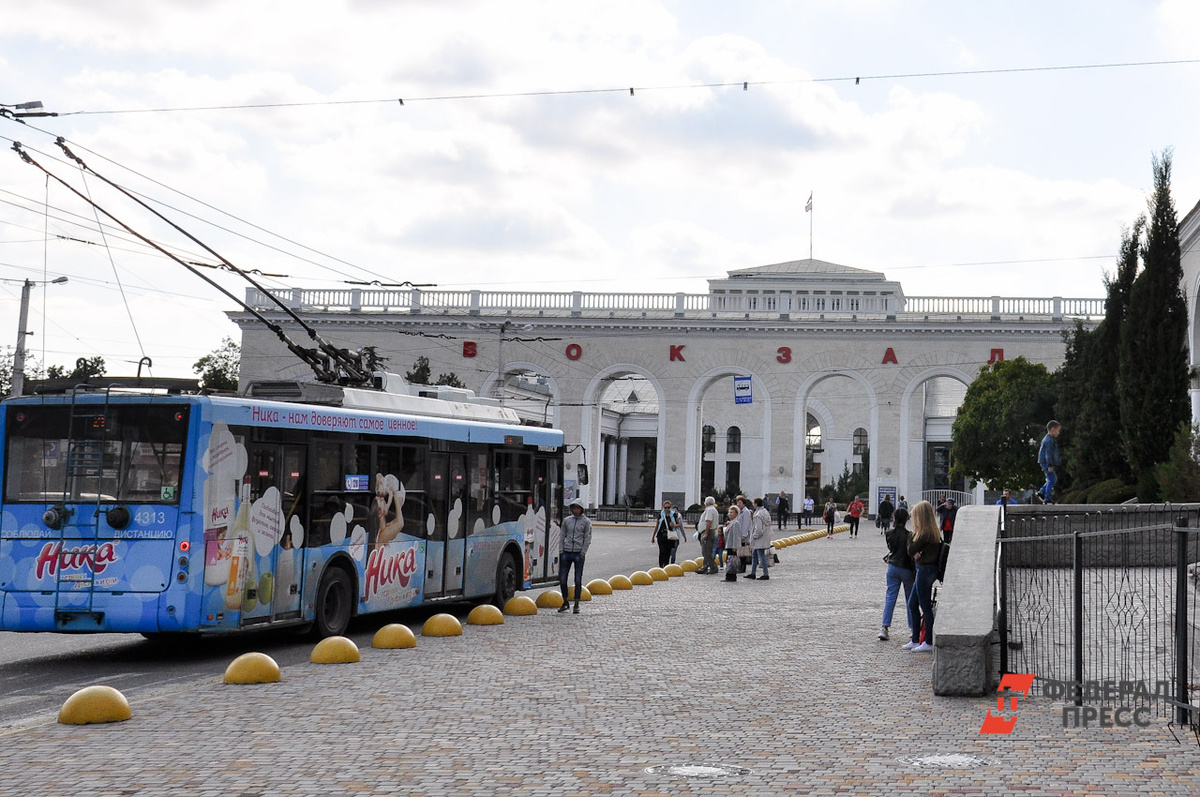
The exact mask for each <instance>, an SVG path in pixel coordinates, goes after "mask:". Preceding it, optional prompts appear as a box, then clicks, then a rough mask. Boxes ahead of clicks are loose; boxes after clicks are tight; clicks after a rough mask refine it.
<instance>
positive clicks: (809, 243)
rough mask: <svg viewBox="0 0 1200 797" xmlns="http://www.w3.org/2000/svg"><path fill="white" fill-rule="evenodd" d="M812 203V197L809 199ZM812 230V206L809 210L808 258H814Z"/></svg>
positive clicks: (810, 203)
mask: <svg viewBox="0 0 1200 797" xmlns="http://www.w3.org/2000/svg"><path fill="white" fill-rule="evenodd" d="M808 203H809V205H812V199H811V198H810V199H809V201H808ZM812 230H813V212H812V209H811V208H810V209H809V211H808V259H809V260H812Z"/></svg>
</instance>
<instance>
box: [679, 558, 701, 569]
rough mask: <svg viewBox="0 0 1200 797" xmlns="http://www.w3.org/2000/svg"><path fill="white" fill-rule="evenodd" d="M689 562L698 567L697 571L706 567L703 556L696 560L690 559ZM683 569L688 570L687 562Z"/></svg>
mask: <svg viewBox="0 0 1200 797" xmlns="http://www.w3.org/2000/svg"><path fill="white" fill-rule="evenodd" d="M688 561H690V562H691V563H692V564H694V565H695V566H696V569H697V570H699V569H700V568H702V567H704V557H703V556H699V557H696V558H695V559H689V560H688ZM683 569H684V570H687V563H686V562H685V563H684V566H683Z"/></svg>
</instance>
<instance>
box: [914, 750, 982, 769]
mask: <svg viewBox="0 0 1200 797" xmlns="http://www.w3.org/2000/svg"><path fill="white" fill-rule="evenodd" d="M900 763H901V764H904V765H906V766H910V767H919V768H922V769H974V768H976V767H995V766H1000V765H1001V763H1000V761H999V760H997V759H995V758H988V757H986V756H977V755H967V754H965V753H935V754H934V755H906V756H901V757H900Z"/></svg>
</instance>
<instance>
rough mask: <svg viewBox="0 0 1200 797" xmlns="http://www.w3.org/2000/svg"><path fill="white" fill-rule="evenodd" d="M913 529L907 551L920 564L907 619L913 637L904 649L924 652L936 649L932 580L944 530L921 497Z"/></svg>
mask: <svg viewBox="0 0 1200 797" xmlns="http://www.w3.org/2000/svg"><path fill="white" fill-rule="evenodd" d="M912 522H913V531H912V536H911V537H910V538H909V540H908V554H909V556H911V557H912V559H913V562H914V563H915V564H916V566H917V574H916V577H915V578H914V579H913V590H912V592H911V593H910V594H909V597H908V621H909V624H910V625H911V626H912V640H911V641H910V642H908V643H907V644H905V645H904V646H903V647H904V649H905V650H912V651H918V652H924V651H927V650H933V582H934V580H935V579H936V578H937V574H938V560H939V559H940V558H941V554H942V532H941V529H939V528H938V522H937V516H936V515H934V512H933V505H932V504H930V503H929V502H928V501H921V502H919V503H918V504H917V505H916V506H914V507H913V511H912ZM922 618H923V619H924V622H925V641H924V642H922V641H921V621H922Z"/></svg>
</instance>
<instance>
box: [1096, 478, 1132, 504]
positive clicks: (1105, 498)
mask: <svg viewBox="0 0 1200 797" xmlns="http://www.w3.org/2000/svg"><path fill="white" fill-rule="evenodd" d="M1136 495H1137V486H1136V485H1131V484H1126V483H1125V482H1123V481H1121V480H1120V479H1109V480H1107V481H1102V482H1100V483H1099V484H1094V485H1092V486H1091V487H1090V488H1088V490H1087V503H1089V504H1120V503H1123V502H1125V501H1128V500H1129V499H1130V498H1133V497H1135V496H1136Z"/></svg>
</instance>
